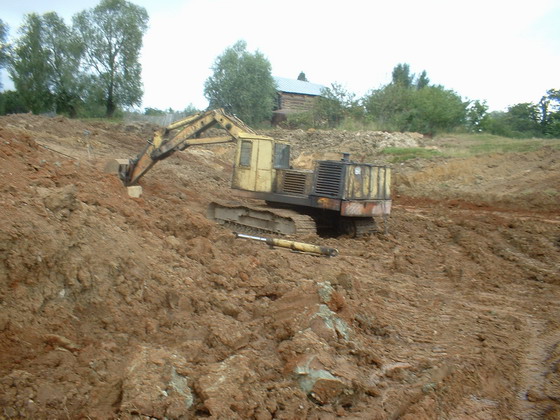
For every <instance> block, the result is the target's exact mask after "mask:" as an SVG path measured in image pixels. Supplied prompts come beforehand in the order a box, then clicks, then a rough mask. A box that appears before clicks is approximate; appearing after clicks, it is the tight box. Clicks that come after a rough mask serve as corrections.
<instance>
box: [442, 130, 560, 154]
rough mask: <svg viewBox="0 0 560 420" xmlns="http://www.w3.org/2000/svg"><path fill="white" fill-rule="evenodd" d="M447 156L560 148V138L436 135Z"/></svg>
mask: <svg viewBox="0 0 560 420" xmlns="http://www.w3.org/2000/svg"><path fill="white" fill-rule="evenodd" d="M435 142H436V143H437V144H438V145H439V147H440V150H441V151H442V153H444V155H445V156H451V157H467V156H475V155H484V154H492V153H523V152H531V151H535V150H539V149H541V148H543V147H552V148H554V149H560V140H558V139H535V138H530V139H527V138H526V139H514V138H508V137H503V136H496V135H493V134H459V135H442V136H440V137H436V139H435Z"/></svg>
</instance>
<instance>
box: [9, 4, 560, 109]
mask: <svg viewBox="0 0 560 420" xmlns="http://www.w3.org/2000/svg"><path fill="white" fill-rule="evenodd" d="M0 3H1V4H2V7H1V10H2V12H1V15H0V19H2V20H3V21H4V22H5V23H8V25H9V26H10V37H11V38H13V37H15V36H16V35H17V29H18V28H19V26H20V25H21V23H22V21H23V17H24V15H25V14H26V13H31V12H35V13H39V14H42V13H45V12H49V11H55V12H57V13H58V14H59V15H60V16H61V17H63V18H64V19H65V21H66V23H68V24H70V23H71V18H72V16H73V15H74V14H75V13H77V12H80V11H82V10H85V9H89V8H92V7H95V6H96V5H97V4H98V3H99V0H80V1H79V2H75V3H74V2H68V0H49V1H45V0H19V1H13V0H0ZM132 3H134V4H137V5H139V6H142V7H145V8H146V10H147V12H148V14H149V16H150V23H149V25H150V27H149V29H148V32H147V33H146V35H145V37H144V47H143V49H142V55H141V64H142V69H143V71H142V79H143V83H144V99H143V107H154V108H160V109H166V108H169V107H171V108H173V109H176V110H181V109H184V108H185V107H187V106H188V105H189V104H193V105H194V106H196V107H197V108H199V109H203V108H206V106H207V101H206V99H205V98H204V94H203V89H204V81H205V80H206V79H207V78H208V77H209V76H210V75H211V74H212V71H211V67H212V65H213V63H214V61H215V60H216V58H217V57H218V56H219V55H220V54H222V53H223V52H224V50H225V49H226V48H227V47H230V46H232V45H233V44H235V42H236V41H238V40H241V39H242V40H245V41H246V42H247V48H248V50H249V51H251V52H253V51H255V50H259V51H260V52H261V53H263V54H264V55H265V56H266V57H267V58H268V60H269V61H270V63H271V65H272V74H273V75H274V76H281V77H288V78H294V79H295V78H297V76H298V74H299V73H300V71H303V72H304V73H305V74H306V76H307V79H308V80H309V81H310V82H314V83H319V84H322V85H325V86H330V85H331V84H332V83H334V82H336V83H339V84H341V85H342V86H343V87H344V88H345V89H346V90H348V91H349V92H353V93H355V94H356V95H357V97H361V96H363V95H364V94H365V93H366V92H367V91H369V90H371V89H376V88H379V87H380V86H382V85H384V84H386V83H388V82H389V81H390V79H391V71H392V69H393V68H394V66H395V65H397V64H399V63H408V64H409V65H410V68H411V71H412V72H413V73H420V72H421V71H422V70H426V72H427V73H428V77H429V78H430V80H431V82H432V83H434V84H441V85H443V86H445V87H446V88H448V89H453V90H454V91H455V92H457V93H458V94H459V95H461V96H462V97H463V98H464V99H471V100H474V99H479V100H486V101H487V103H488V105H489V107H490V109H491V110H506V108H507V106H508V105H513V104H516V103H521V102H538V101H539V99H540V98H541V97H542V96H543V95H544V94H545V93H546V91H547V90H548V89H551V88H556V89H560V0H532V1H516V0H468V1H460V2H459V1H452V0H423V1H418V0H393V1H389V0H383V1H377V0H345V1H330V0H321V1H319V0H283V1H278V0H274V1H271V0H158V1H154V0H133V1H132ZM3 73H4V74H3V82H4V85H5V87H10V84H9V82H7V80H6V77H7V76H6V74H5V71H4V72H3Z"/></svg>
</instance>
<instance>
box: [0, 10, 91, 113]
mask: <svg viewBox="0 0 560 420" xmlns="http://www.w3.org/2000/svg"><path fill="white" fill-rule="evenodd" d="M21 33H22V35H21V37H20V38H19V39H18V40H17V43H16V48H15V50H14V53H13V57H12V66H11V72H10V73H11V76H12V79H13V80H14V84H15V85H16V88H17V89H18V91H19V92H20V94H21V96H22V98H23V100H24V102H25V103H26V104H27V105H28V107H29V108H30V109H32V111H33V112H42V111H46V110H54V111H56V112H66V113H68V114H69V115H70V116H76V107H77V104H78V103H79V101H80V95H81V93H80V86H79V83H78V80H79V66H80V57H81V52H82V50H81V47H80V43H79V42H78V40H77V38H76V37H75V36H74V34H73V33H72V31H71V29H70V28H69V27H68V26H66V24H65V23H64V21H63V20H62V19H61V18H60V17H59V16H58V15H57V14H56V13H54V12H50V13H46V14H44V15H42V16H39V15H36V14H31V15H28V16H27V17H26V20H25V23H24V25H23V26H22V28H21Z"/></svg>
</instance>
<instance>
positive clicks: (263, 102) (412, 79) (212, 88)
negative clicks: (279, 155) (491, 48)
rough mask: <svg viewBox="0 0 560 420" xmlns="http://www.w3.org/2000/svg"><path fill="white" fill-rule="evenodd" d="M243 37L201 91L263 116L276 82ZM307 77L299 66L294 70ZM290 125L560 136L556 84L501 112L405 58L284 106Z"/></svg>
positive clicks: (253, 119) (241, 112) (254, 119)
mask: <svg viewBox="0 0 560 420" xmlns="http://www.w3.org/2000/svg"><path fill="white" fill-rule="evenodd" d="M246 47H247V44H246V43H245V42H244V41H238V42H237V43H235V44H234V45H233V46H231V47H229V48H227V49H226V50H225V51H224V53H223V54H222V55H220V56H219V57H218V58H217V59H216V60H215V62H214V65H213V67H212V70H213V75H212V76H210V77H209V78H208V80H207V81H206V83H205V87H204V94H205V96H206V98H207V99H208V101H209V103H210V107H223V108H226V109H227V110H228V111H230V112H232V113H235V114H237V115H238V116H240V117H241V118H242V119H243V120H244V121H247V122H248V123H250V124H254V123H258V122H259V121H263V120H265V119H267V118H270V115H271V112H272V110H273V107H274V104H275V103H276V102H277V101H276V88H275V86H274V80H273V78H272V76H271V73H270V63H269V61H268V60H267V59H266V57H265V56H264V55H263V54H261V53H260V52H258V51H257V52H255V53H251V52H249V51H247V49H246ZM298 79H300V80H306V76H305V73H303V72H301V73H300V75H299V76H298ZM285 124H286V125H287V126H288V127H291V128H308V127H315V128H326V127H328V128H337V127H338V128H341V127H342V128H347V127H348V128H353V127H374V128H375V129H378V130H386V131H416V132H420V133H424V134H429V135H433V134H436V133H438V132H449V131H454V130H461V131H470V132H473V133H480V132H487V133H492V134H497V135H502V136H508V137H560V91H559V90H555V89H551V90H549V91H548V92H547V93H546V95H545V96H543V97H542V98H541V99H540V101H539V102H538V103H536V104H533V103H523V104H517V105H513V106H511V107H509V109H508V110H507V111H505V112H488V106H487V104H486V102H485V101H480V100H473V101H470V100H464V99H462V98H461V96H460V95H458V94H457V93H456V92H454V91H453V90H450V89H446V88H445V87H443V86H441V85H438V84H432V83H431V81H430V79H429V77H428V75H427V73H426V72H425V71H423V72H421V73H420V74H418V75H416V74H413V73H411V71H410V66H409V65H408V64H398V65H396V66H395V67H394V69H393V72H392V78H391V81H390V82H389V83H388V84H386V85H384V86H381V87H380V88H378V89H373V90H371V91H370V92H368V93H367V94H366V95H365V96H364V97H363V98H356V95H355V94H353V93H351V92H348V91H347V90H345V89H344V88H343V87H342V86H341V85H340V84H338V83H333V84H332V85H331V86H330V87H328V88H325V89H324V90H323V92H322V95H321V96H320V97H318V98H317V101H316V103H315V106H314V108H313V109H312V110H310V111H308V112H302V113H297V114H289V115H288V120H287V122H286V123H285Z"/></svg>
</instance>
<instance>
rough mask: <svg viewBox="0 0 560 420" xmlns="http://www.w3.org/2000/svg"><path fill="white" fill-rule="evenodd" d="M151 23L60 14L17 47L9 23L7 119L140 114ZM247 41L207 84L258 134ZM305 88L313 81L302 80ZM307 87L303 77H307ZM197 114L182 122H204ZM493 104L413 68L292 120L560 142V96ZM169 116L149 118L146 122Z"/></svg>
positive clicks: (213, 100) (336, 93)
mask: <svg viewBox="0 0 560 420" xmlns="http://www.w3.org/2000/svg"><path fill="white" fill-rule="evenodd" d="M147 27H148V14H147V12H146V10H145V9H144V8H142V7H139V6H136V5H134V4H132V3H130V2H127V1H125V0H101V2H100V3H99V4H98V5H97V6H96V7H94V8H92V9H89V10H85V11H82V12H79V13H77V14H76V15H75V16H74V17H73V18H72V24H71V25H67V24H66V23H65V22H64V20H63V19H62V18H61V17H60V16H58V15H57V14H56V13H55V12H50V13H46V14H43V15H37V14H34V13H32V14H28V15H26V16H25V20H24V23H23V25H22V26H21V27H20V28H19V31H18V32H19V37H18V38H16V39H15V40H14V41H13V42H11V43H9V42H7V38H8V28H7V27H6V25H5V24H4V23H3V22H2V21H1V20H0V68H6V69H7V70H8V73H9V75H10V77H11V79H12V80H13V82H14V85H15V90H14V91H6V92H2V93H0V114H9V113H21V112H33V113H36V114H39V113H56V114H64V115H67V116H70V117H101V116H106V117H113V116H115V114H116V113H120V112H122V111H123V110H124V109H127V108H131V107H135V106H140V105H141V103H142V96H143V87H142V82H141V80H142V79H141V73H142V68H141V65H140V63H139V61H138V60H139V54H140V49H141V47H142V38H143V36H144V33H145V32H146V30H147ZM246 46H247V44H246V42H245V41H238V42H237V43H235V44H234V45H233V46H231V47H229V48H227V49H226V50H225V51H224V52H223V54H221V55H220V56H218V57H217V58H216V60H215V62H214V64H213V66H212V71H213V74H212V75H211V76H210V77H209V78H208V79H207V80H206V82H205V84H204V95H205V96H206V98H207V99H208V102H209V107H210V108H216V107H223V108H225V109H226V110H228V111H229V112H231V113H234V114H236V115H238V116H239V117H240V118H241V119H243V120H244V121H246V122H247V123H249V124H258V123H260V122H263V121H270V119H271V116H272V112H273V110H274V107H275V105H276V104H277V93H276V86H275V84H274V83H275V82H274V78H273V77H272V74H271V65H270V62H269V61H268V59H267V58H266V57H265V56H264V55H263V54H262V53H260V52H258V51H257V52H255V53H251V52H249V51H247V49H246ZM302 75H303V78H302V79H303V80H305V74H304V73H303V72H302V73H301V74H300V76H302ZM298 78H300V77H298ZM194 111H195V110H194V108H193V107H192V106H190V107H188V108H187V109H186V110H184V111H181V112H187V113H191V112H194ZM488 111H489V110H488V106H487V104H486V102H485V101H480V100H465V99H463V98H461V96H460V95H459V94H457V93H456V92H455V91H453V90H450V89H447V88H445V87H444V86H441V85H438V84H433V83H432V82H431V81H430V79H429V77H428V74H427V73H426V72H425V71H423V72H421V73H420V74H418V75H416V74H414V73H412V72H411V70H410V66H409V65H408V64H398V65H397V66H395V67H394V69H393V72H392V78H391V81H389V83H387V84H386V85H383V86H381V87H379V88H377V89H372V90H371V91H369V92H368V93H367V94H366V95H364V97H362V98H356V95H355V94H353V93H351V92H348V91H346V90H345V89H344V88H343V87H342V86H341V85H340V84H338V83H333V84H332V85H331V86H330V87H328V88H326V89H324V91H323V92H322V96H320V97H319V98H318V100H317V101H316V104H315V107H314V108H313V110H311V111H309V112H306V113H302V114H296V115H290V117H289V119H288V121H287V124H288V126H291V127H342V128H346V127H351V126H352V125H358V126H362V127H364V126H369V127H375V128H376V129H379V130H387V131H416V132H420V133H425V134H432V135H433V134H435V133H438V132H449V131H453V130H467V131H470V132H487V133H492V134H498V135H502V136H509V137H560V90H557V89H550V90H549V91H548V92H546V94H545V95H544V96H543V97H542V98H540V99H539V100H538V101H537V102H535V103H521V104H515V105H512V106H510V107H509V108H508V110H507V111H505V112H488ZM163 113H166V111H161V110H158V109H154V108H147V109H146V110H145V112H144V114H146V115H152V116H155V115H159V114H163Z"/></svg>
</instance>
